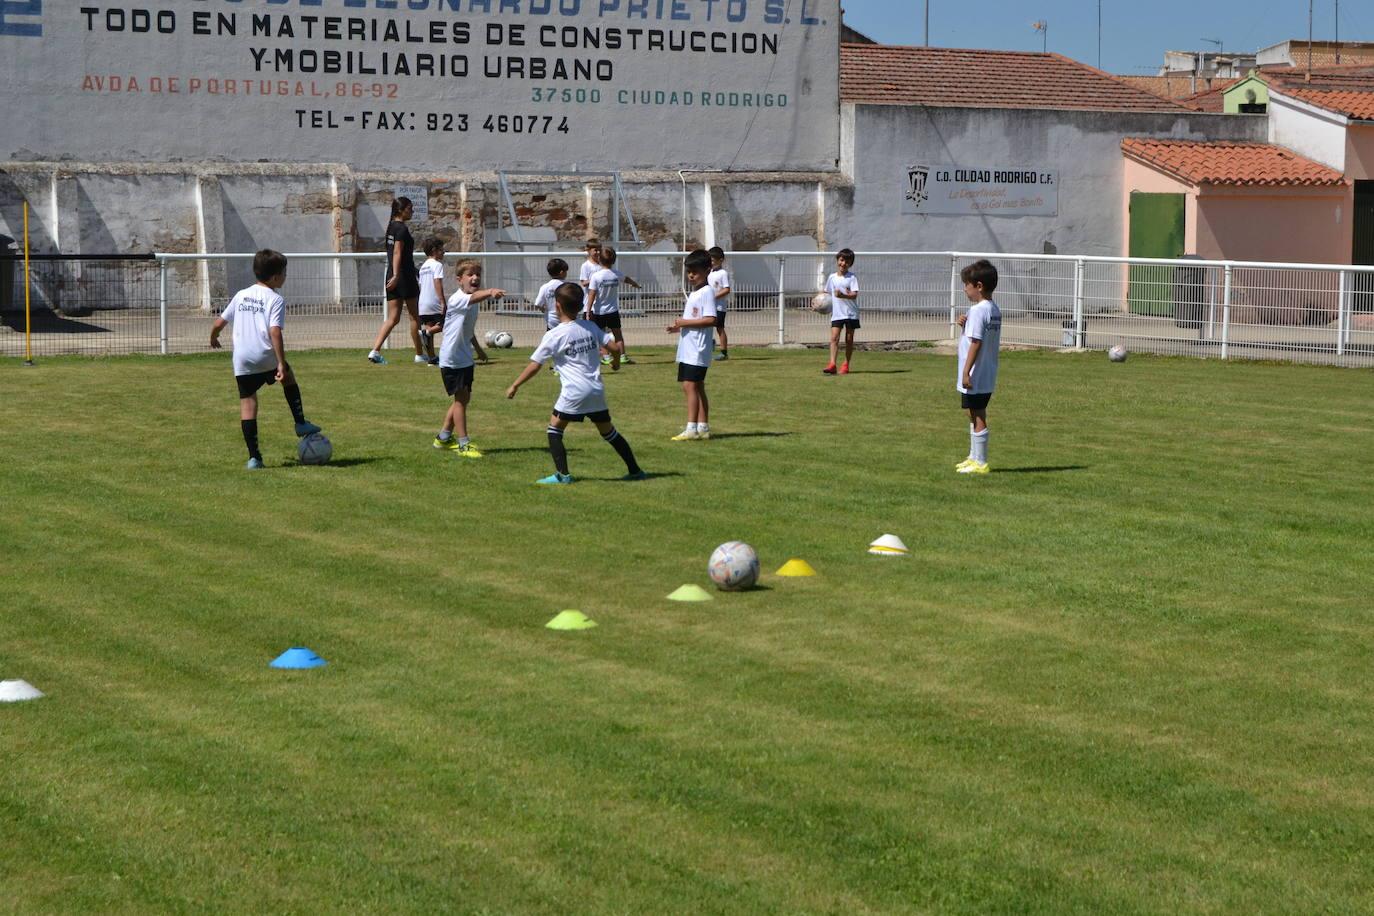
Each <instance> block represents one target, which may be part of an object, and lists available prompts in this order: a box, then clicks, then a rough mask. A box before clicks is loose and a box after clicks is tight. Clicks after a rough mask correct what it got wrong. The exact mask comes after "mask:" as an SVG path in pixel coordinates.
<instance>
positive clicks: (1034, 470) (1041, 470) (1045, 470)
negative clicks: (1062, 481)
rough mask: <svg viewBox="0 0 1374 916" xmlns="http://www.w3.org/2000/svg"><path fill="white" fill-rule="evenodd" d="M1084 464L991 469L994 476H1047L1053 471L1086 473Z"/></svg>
mask: <svg viewBox="0 0 1374 916" xmlns="http://www.w3.org/2000/svg"><path fill="white" fill-rule="evenodd" d="M1087 469H1088V466H1087V465H1086V464H1059V465H1044V466H1041V467H1029V468H992V469H991V471H992V473H994V474H1049V473H1051V472H1054V471H1086V470H1087Z"/></svg>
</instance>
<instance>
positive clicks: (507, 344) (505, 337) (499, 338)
mask: <svg viewBox="0 0 1374 916" xmlns="http://www.w3.org/2000/svg"><path fill="white" fill-rule="evenodd" d="M491 345H492V346H493V347H500V348H501V349H502V350H509V349H510V348H511V347H513V346H515V338H514V337H512V336H511V335H510V332H509V331H497V332H496V333H495V334H493V335H492V336H491Z"/></svg>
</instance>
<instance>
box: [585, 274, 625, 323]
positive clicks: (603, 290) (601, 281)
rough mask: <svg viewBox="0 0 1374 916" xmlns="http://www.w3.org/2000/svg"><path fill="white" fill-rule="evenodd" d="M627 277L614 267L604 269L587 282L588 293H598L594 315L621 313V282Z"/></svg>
mask: <svg viewBox="0 0 1374 916" xmlns="http://www.w3.org/2000/svg"><path fill="white" fill-rule="evenodd" d="M624 276H625V275H624V274H623V273H621V272H620V271H618V270H616V269H615V268H614V267H603V268H601V269H600V270H598V271H597V272H596V273H594V274H592V278H591V279H590V280H588V281H587V291H588V292H589V293H590V292H591V291H593V290H595V291H596V299H595V300H594V301H593V302H592V314H594V315H611V314H614V313H615V312H618V311H620V281H621V278H623V277H624Z"/></svg>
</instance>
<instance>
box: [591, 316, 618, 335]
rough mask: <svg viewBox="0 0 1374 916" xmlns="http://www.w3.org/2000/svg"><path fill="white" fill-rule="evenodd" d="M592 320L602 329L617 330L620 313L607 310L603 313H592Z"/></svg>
mask: <svg viewBox="0 0 1374 916" xmlns="http://www.w3.org/2000/svg"><path fill="white" fill-rule="evenodd" d="M592 322H593V323H594V324H595V325H596V326H597V327H598V328H600V329H601V330H603V331H619V330H620V313H619V312H607V313H606V314H604V315H593V316H592Z"/></svg>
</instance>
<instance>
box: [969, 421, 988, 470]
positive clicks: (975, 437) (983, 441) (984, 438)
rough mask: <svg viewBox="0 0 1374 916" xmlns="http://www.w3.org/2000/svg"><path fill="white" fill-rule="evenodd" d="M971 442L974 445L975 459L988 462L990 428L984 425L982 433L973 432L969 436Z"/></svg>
mask: <svg viewBox="0 0 1374 916" xmlns="http://www.w3.org/2000/svg"><path fill="white" fill-rule="evenodd" d="M969 443H970V445H972V452H973V460H974V461H976V462H978V463H979V464H987V463H988V429H987V427H986V426H985V427H983V431H982V432H981V433H973V434H972V435H970V436H969Z"/></svg>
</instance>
